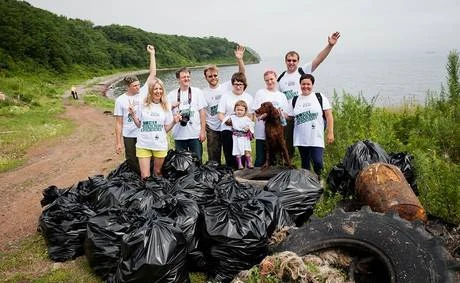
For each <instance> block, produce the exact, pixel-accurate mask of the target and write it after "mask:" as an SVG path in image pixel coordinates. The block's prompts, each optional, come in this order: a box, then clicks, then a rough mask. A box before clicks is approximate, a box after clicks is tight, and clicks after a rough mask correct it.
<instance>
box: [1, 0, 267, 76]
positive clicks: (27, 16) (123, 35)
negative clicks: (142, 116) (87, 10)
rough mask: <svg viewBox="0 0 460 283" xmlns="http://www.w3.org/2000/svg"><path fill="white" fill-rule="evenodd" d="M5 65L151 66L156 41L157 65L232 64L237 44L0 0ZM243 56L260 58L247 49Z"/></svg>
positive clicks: (60, 68)
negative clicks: (150, 50)
mask: <svg viewBox="0 0 460 283" xmlns="http://www.w3.org/2000/svg"><path fill="white" fill-rule="evenodd" d="M0 38H1V40H0V70H1V69H5V70H14V69H17V68H22V69H24V68H26V69H27V68H28V69H29V70H33V68H34V67H35V66H36V65H39V66H41V67H44V68H46V69H50V70H54V71H56V72H66V71H69V70H70V69H71V68H73V67H75V66H82V67H89V68H91V69H92V68H99V69H120V68H146V67H148V62H149V61H148V59H149V58H148V56H147V55H146V54H147V53H146V51H145V46H146V45H147V44H148V43H152V42H153V43H154V44H155V47H156V49H157V53H156V57H157V66H158V68H165V67H179V66H192V65H202V64H206V63H211V62H212V63H233V62H234V54H233V50H234V49H235V46H236V44H237V43H235V42H231V41H228V40H227V39H225V38H219V37H213V36H210V37H205V38H198V37H187V36H180V35H166V34H159V33H153V32H146V31H144V30H141V29H138V28H134V27H131V26H121V25H109V26H95V25H94V24H93V23H92V22H91V21H88V20H81V19H70V18H67V17H64V16H57V15H56V14H53V13H51V12H48V11H45V10H42V9H39V8H35V7H33V6H31V5H30V4H29V3H27V2H25V1H16V0H0ZM244 60H245V61H246V62H248V63H257V62H259V61H260V57H259V55H258V54H257V53H256V52H255V51H253V50H252V49H250V48H248V50H247V52H246V53H245V58H244Z"/></svg>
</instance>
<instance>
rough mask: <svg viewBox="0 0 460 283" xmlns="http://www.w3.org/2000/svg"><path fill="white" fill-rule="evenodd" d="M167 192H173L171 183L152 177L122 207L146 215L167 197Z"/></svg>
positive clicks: (124, 201)
mask: <svg viewBox="0 0 460 283" xmlns="http://www.w3.org/2000/svg"><path fill="white" fill-rule="evenodd" d="M165 190H166V191H168V190H169V191H171V184H170V183H169V181H168V180H166V179H164V178H161V177H153V176H151V177H150V178H149V179H148V180H147V181H146V182H145V184H144V186H143V187H141V188H137V189H135V191H133V192H132V194H131V195H129V197H128V198H126V199H124V200H123V201H122V203H121V206H122V207H124V208H125V209H127V210H132V211H136V212H137V213H138V214H144V213H146V212H149V210H151V209H153V206H154V204H155V203H156V202H157V201H159V200H160V199H161V198H162V197H163V196H164V195H165Z"/></svg>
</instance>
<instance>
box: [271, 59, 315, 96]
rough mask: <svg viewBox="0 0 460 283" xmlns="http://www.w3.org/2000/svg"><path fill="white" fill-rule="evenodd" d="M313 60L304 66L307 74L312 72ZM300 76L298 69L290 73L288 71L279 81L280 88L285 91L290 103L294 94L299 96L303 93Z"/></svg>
mask: <svg viewBox="0 0 460 283" xmlns="http://www.w3.org/2000/svg"><path fill="white" fill-rule="evenodd" d="M311 68H312V62H309V63H307V64H306V65H304V66H302V70H303V71H304V73H305V74H311V73H312V71H311ZM300 76H301V74H300V73H299V71H298V70H296V71H295V72H293V73H291V74H289V73H288V72H287V71H286V72H285V73H284V75H283V77H282V78H281V80H280V81H279V82H278V88H279V90H280V91H281V92H282V93H284V95H285V96H286V98H287V100H288V102H289V103H291V100H292V98H293V97H294V96H298V95H299V94H301V93H302V91H301V90H300V82H299V80H300Z"/></svg>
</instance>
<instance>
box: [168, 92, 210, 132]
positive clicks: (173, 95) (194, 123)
mask: <svg viewBox="0 0 460 283" xmlns="http://www.w3.org/2000/svg"><path fill="white" fill-rule="evenodd" d="M190 90H191V98H192V100H191V103H190V104H189V99H188V98H189V95H188V91H180V104H179V107H176V108H174V109H173V114H175V113H181V114H182V115H184V114H187V113H189V114H190V120H189V122H188V123H187V125H186V126H181V125H180V123H177V124H176V125H175V126H174V127H173V129H172V136H173V138H174V139H175V140H189V139H197V138H199V137H200V130H201V119H200V110H201V109H203V108H205V107H206V106H207V104H206V100H205V99H204V96H203V92H202V91H201V89H199V88H196V87H190ZM177 91H178V89H175V90H173V91H171V92H169V93H168V102H169V103H170V104H171V105H172V104H173V103H176V102H177Z"/></svg>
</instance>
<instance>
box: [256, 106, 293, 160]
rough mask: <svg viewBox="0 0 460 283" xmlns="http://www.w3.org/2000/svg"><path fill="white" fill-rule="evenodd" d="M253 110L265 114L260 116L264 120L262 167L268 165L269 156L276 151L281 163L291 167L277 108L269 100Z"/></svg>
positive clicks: (273, 155) (273, 154)
mask: <svg viewBox="0 0 460 283" xmlns="http://www.w3.org/2000/svg"><path fill="white" fill-rule="evenodd" d="M255 112H256V114H257V115H263V114H267V115H264V116H265V117H264V118H262V120H264V121H265V164H264V165H263V166H262V168H266V167H268V166H270V164H271V163H272V160H271V158H272V157H276V154H277V153H279V154H280V155H281V157H282V159H283V161H284V164H283V165H287V166H289V167H292V164H291V160H290V159H289V154H288V150H287V147H286V141H285V139H284V127H283V126H282V125H281V122H280V112H279V110H278V109H276V108H275V107H274V106H273V104H272V103H271V102H264V103H262V105H260V108H259V109H257V110H256V111H255Z"/></svg>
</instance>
